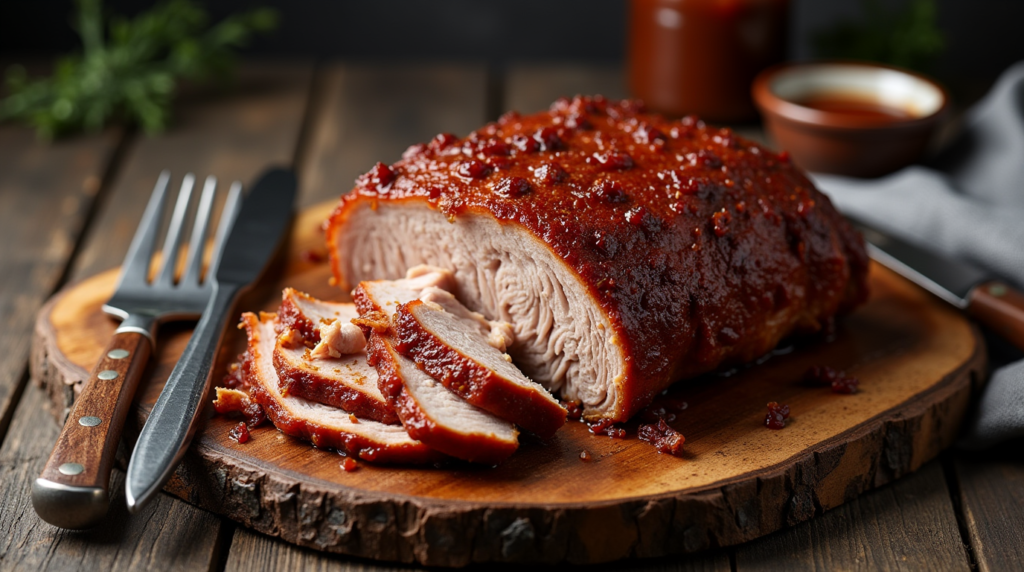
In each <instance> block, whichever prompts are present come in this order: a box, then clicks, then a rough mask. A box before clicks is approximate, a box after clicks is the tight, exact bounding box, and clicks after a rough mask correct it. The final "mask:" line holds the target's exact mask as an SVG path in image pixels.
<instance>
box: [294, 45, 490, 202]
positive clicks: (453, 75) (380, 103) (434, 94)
mask: <svg viewBox="0 0 1024 572" xmlns="http://www.w3.org/2000/svg"><path fill="white" fill-rule="evenodd" d="M485 83H486V70H485V68H484V66H482V65H478V66H474V65H465V64H463V65H458V64H396V63H384V62H380V63H375V64H339V65H333V66H330V67H328V68H327V69H325V70H324V71H322V72H321V77H320V79H319V81H318V82H317V85H318V89H317V94H316V96H315V98H314V102H315V103H314V107H315V109H314V112H313V113H311V115H310V116H311V120H310V126H309V130H308V131H309V134H308V137H309V141H308V143H307V144H306V146H305V149H306V151H305V153H304V154H303V155H304V156H303V157H301V159H300V165H299V169H300V170H299V180H300V182H301V183H302V194H301V196H300V199H299V202H300V206H302V207H307V206H310V205H313V204H316V203H319V202H321V201H325V200H328V199H336V198H337V197H340V196H341V195H342V194H344V193H347V192H348V191H350V190H351V189H352V187H353V186H354V182H355V179H356V177H358V176H359V175H361V174H363V173H365V172H366V171H368V170H369V169H370V167H372V166H373V165H374V163H376V162H377V161H383V162H385V163H393V162H394V161H397V160H398V159H400V158H401V156H402V152H403V151H405V150H406V149H407V148H408V147H409V146H410V145H413V144H415V143H420V142H427V141H429V140H430V139H431V138H433V137H434V136H435V135H437V134H438V133H442V132H449V133H455V134H458V135H465V134H467V133H469V132H470V131H472V130H474V129H476V128H478V127H480V125H481V124H482V123H483V122H484V119H485V114H486V111H485V110H486V102H485V98H484V93H485Z"/></svg>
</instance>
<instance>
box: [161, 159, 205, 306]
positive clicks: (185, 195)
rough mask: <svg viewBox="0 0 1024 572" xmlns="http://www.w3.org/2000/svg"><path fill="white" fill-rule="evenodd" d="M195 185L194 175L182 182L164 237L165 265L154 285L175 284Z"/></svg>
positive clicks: (189, 175) (186, 176)
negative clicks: (186, 216)
mask: <svg viewBox="0 0 1024 572" xmlns="http://www.w3.org/2000/svg"><path fill="white" fill-rule="evenodd" d="M195 183H196V176H195V175H193V174H192V173H189V174H187V175H185V178H184V179H182V181H181V191H180V192H179V193H178V201H177V202H175V203H174V212H173V213H171V222H170V224H168V226H167V236H166V237H164V247H163V251H162V252H163V264H162V265H161V268H160V274H158V275H157V277H156V280H154V281H153V283H154V284H161V285H165V286H172V285H173V284H174V271H175V270H176V269H177V266H178V264H177V262H178V247H179V246H180V244H181V228H182V226H184V225H185V215H186V214H188V204H189V202H190V201H191V199H192V187H194V186H195Z"/></svg>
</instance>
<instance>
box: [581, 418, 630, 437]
mask: <svg viewBox="0 0 1024 572" xmlns="http://www.w3.org/2000/svg"><path fill="white" fill-rule="evenodd" d="M587 426H588V427H590V432H591V433H593V434H594V435H607V436H608V437H611V438H612V439H622V438H625V436H626V430H625V429H623V428H621V427H616V426H615V422H614V421H612V420H611V419H602V420H600V421H597V422H594V423H587Z"/></svg>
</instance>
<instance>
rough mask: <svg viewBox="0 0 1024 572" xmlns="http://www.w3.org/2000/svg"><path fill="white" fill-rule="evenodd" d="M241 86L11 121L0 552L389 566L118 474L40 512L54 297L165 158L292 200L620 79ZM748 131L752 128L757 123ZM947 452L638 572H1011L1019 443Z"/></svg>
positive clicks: (537, 76) (108, 258) (118, 242)
mask: <svg viewBox="0 0 1024 572" xmlns="http://www.w3.org/2000/svg"><path fill="white" fill-rule="evenodd" d="M238 79H239V82H238V83H239V84H238V86H237V89H234V90H231V91H229V92H225V93H223V94H220V95H213V96H211V95H209V94H207V95H206V96H204V97H185V98H183V99H182V100H181V101H180V102H179V105H178V109H177V123H176V125H175V126H174V127H173V129H171V130H170V131H168V132H167V133H166V134H164V135H161V136H159V137H146V136H144V135H141V134H138V133H133V132H126V131H121V130H117V129H110V130H107V131H105V132H103V133H100V134H95V135H89V136H83V137H78V138H73V139H69V140H67V141H62V142H58V143H55V144H44V143H40V142H37V141H36V140H35V137H34V135H33V134H32V132H31V131H29V130H27V129H25V128H22V127H15V126H3V127H0V323H2V324H3V327H2V328H0V439H2V447H0V569H4V570H44V569H45V570H70V569H79V570H105V571H110V572H115V571H118V570H141V569H150V570H170V569H190V570H191V569H202V570H218V571H219V570H232V571H234V570H239V571H246V572H252V571H256V570H278V569H289V570H356V569H359V570H394V569H395V566H393V565H390V564H377V563H374V562H367V561H356V560H353V559H346V558H342V557H337V556H332V555H323V554H319V553H316V552H313V551H310V550H306V549H300V548H296V547H294V546H292V545H289V544H286V543H284V542H281V541H279V540H277V539H274V538H269V537H265V536H262V535H260V534H257V533H253V532H250V531H248V530H246V529H245V528H242V527H240V526H236V525H235V524H234V523H233V522H231V521H228V520H224V519H221V518H219V517H217V516H215V515H213V514H210V513H207V512H205V511H203V510H200V509H197V508H195V507H193V506H191V505H188V504H186V503H184V502H182V501H180V500H178V499H176V498H173V497H171V496H169V495H160V496H159V498H158V499H157V500H156V501H155V502H154V503H152V505H151V506H149V507H148V508H147V509H146V510H144V511H143V513H142V514H138V515H130V516H129V515H128V514H127V512H126V510H125V508H124V503H123V486H122V483H123V474H122V473H120V472H116V474H115V483H114V490H113V498H114V502H113V507H112V510H111V515H110V516H109V517H108V519H107V520H106V522H105V524H104V526H102V527H100V528H98V529H96V530H92V531H88V532H81V533H76V532H68V531H63V530H59V529H56V528H53V527H51V526H49V525H48V524H46V523H44V522H43V521H41V520H40V519H39V518H38V517H37V516H36V514H35V512H33V510H32V507H31V503H30V499H29V487H30V484H31V482H32V480H33V479H34V478H35V477H36V476H37V475H38V474H39V472H40V470H41V468H42V465H43V463H44V462H45V460H46V457H47V456H48V455H49V452H50V449H51V447H52V445H53V443H54V440H55V439H56V437H57V431H58V427H57V424H56V423H55V422H54V420H53V418H52V417H51V416H50V414H49V413H47V412H46V409H45V407H44V399H45V397H44V395H43V394H42V392H41V391H40V390H39V388H38V387H36V386H35V385H33V384H32V383H30V381H29V379H28V369H27V364H28V358H29V341H30V339H31V329H32V327H33V323H34V321H35V315H36V312H37V311H38V309H39V308H40V306H42V304H43V302H44V301H45V300H46V299H47V298H48V297H49V296H50V295H51V294H52V293H53V292H55V291H56V290H57V289H58V288H60V287H61V286H62V285H64V284H67V283H69V282H74V281H77V280H80V279H82V278H85V277H88V276H90V275H92V274H95V273H96V272H99V271H102V270H106V269H109V268H112V267H115V266H117V265H118V264H119V263H120V261H121V260H122V259H123V257H124V254H125V251H126V250H127V247H128V242H129V240H130V238H131V236H132V233H133V232H134V230H135V225H136V224H137V221H138V220H139V218H140V216H141V214H142V209H143V207H144V205H145V202H146V199H147V198H148V196H149V190H150V188H151V186H152V184H153V181H154V180H155V178H156V175H157V173H158V172H159V171H160V170H161V169H165V168H169V169H171V170H172V171H173V172H175V173H177V174H179V175H180V174H183V173H184V172H186V171H194V172H195V173H196V174H197V175H199V176H203V175H206V174H208V173H209V174H215V175H217V176H219V177H221V178H222V180H231V179H234V178H238V179H242V180H251V179H252V178H253V177H254V176H255V174H256V173H257V172H259V171H260V170H261V169H263V168H264V167H265V166H266V165H267V164H270V163H276V164H285V165H288V164H290V165H294V167H295V168H296V169H297V170H298V172H299V174H300V180H301V193H300V199H299V201H300V207H305V206H308V205H312V204H315V203H317V202H321V201H324V200H327V199H331V198H334V197H336V196H338V195H340V194H341V193H342V192H344V191H346V190H348V189H349V188H350V186H351V184H352V181H353V179H354V178H355V177H356V176H357V175H358V174H360V173H361V172H363V171H365V170H366V169H367V168H369V167H370V166H371V165H372V164H373V163H374V162H375V161H377V160H384V161H393V160H395V159H397V158H398V157H399V155H400V153H401V152H402V151H403V150H404V149H405V148H406V147H407V146H408V145H409V144H411V143H415V142H420V141H426V140H428V139H429V138H431V137H432V136H434V135H435V134H436V133H439V132H441V131H450V132H454V133H459V134H465V133H467V132H469V131H470V130H472V129H474V128H476V127H478V126H479V125H481V124H482V123H483V122H484V121H485V120H488V119H494V118H496V117H497V116H498V115H499V114H500V113H501V112H502V111H504V110H505V109H517V110H520V111H524V112H529V111H536V110H540V109H543V108H545V107H546V106H547V104H548V103H550V102H551V101H552V100H554V99H555V98H556V97H558V96H560V95H572V94H575V93H604V94H606V95H608V96H609V97H621V96H623V95H624V94H623V82H622V72H621V70H620V69H619V68H617V67H599V66H588V65H578V64H565V65H553V64H543V65H541V64H522V65H511V66H508V67H507V68H506V69H504V70H501V71H500V72H495V71H494V70H488V69H487V68H486V67H485V66H482V65H468V64H428V63H419V64H391V63H373V64H370V63H345V64H324V65H314V64H311V63H306V62H272V63H267V62H264V63H261V64H258V65H257V64H248V65H246V66H244V67H243V69H242V70H241V72H240V74H239V78H238ZM753 133H754V134H755V135H756V131H754V132H753ZM1006 457H1007V456H1006V455H1005V454H1004V455H1000V456H998V458H993V457H992V456H991V455H990V456H988V457H985V458H971V457H966V456H964V455H959V454H952V453H947V454H946V455H944V456H943V457H942V458H940V459H939V460H936V461H933V462H931V463H929V464H927V465H925V467H924V468H922V469H921V470H920V471H918V472H917V473H915V474H913V475H910V476H908V477H906V478H904V479H901V480H899V481H897V482H896V483H894V484H892V485H889V486H885V487H882V488H880V489H878V490H875V491H873V492H870V493H867V494H865V495H864V496H863V497H861V498H860V499H859V500H857V501H854V502H852V503H849V504H847V505H844V506H842V507H840V508H837V509H835V510H832V511H829V512H827V513H825V514H823V515H820V516H818V517H817V518H814V519H813V520H811V521H809V522H806V523H804V524H801V525H799V526H796V527H794V528H791V529H787V530H783V531H781V532H779V533H776V534H774V535H771V536H768V537H765V538H762V539H760V540H757V541H754V542H751V543H749V544H745V545H742V546H737V547H733V548H729V549H723V550H720V551H718V552H713V553H709V554H703V555H698V556H696V557H687V558H672V559H663V560H658V561H625V562H618V563H614V564H611V565H608V566H606V567H605V568H610V569H629V570H722V571H728V570H741V571H746V570H762V569H785V570H836V569H843V570H845V569H851V570H853V569H858V570H860V569H867V570H874V569H885V570H968V569H980V570H1008V569H1015V568H1018V567H1020V566H1021V562H1024V460H1022V459H1021V457H1020V456H1019V455H1017V458H1016V460H1012V459H1011V460H1006Z"/></svg>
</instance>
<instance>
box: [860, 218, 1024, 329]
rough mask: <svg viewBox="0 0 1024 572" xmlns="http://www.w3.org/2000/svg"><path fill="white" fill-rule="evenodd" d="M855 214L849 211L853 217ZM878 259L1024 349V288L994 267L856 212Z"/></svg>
mask: <svg viewBox="0 0 1024 572" xmlns="http://www.w3.org/2000/svg"><path fill="white" fill-rule="evenodd" d="M848 218H849V217H848ZM850 221H851V222H852V223H853V225H854V226H855V227H857V229H858V230H860V231H861V234H863V235H864V240H865V242H866V243H867V249H868V254H869V255H870V256H871V258H872V259H873V260H875V261H876V262H878V263H879V264H881V265H882V266H885V267H886V268H889V269H890V270H892V271H894V272H896V273H897V274H899V275H900V276H903V277H904V278H906V279H908V280H910V281H911V282H913V283H915V284H917V285H918V286H920V287H922V288H924V289H925V290H927V291H929V292H931V293H932V294H934V295H935V296H937V297H938V298H940V299H942V300H944V301H946V302H948V303H949V304H952V305H953V306H956V307H957V308H959V309H961V310H964V311H966V312H967V313H968V314H970V315H971V316H972V317H974V318H975V319H976V320H978V321H979V322H981V323H982V324H984V325H985V326H987V327H988V328H990V329H991V330H993V331H994V332H996V333H997V334H999V335H1001V336H1002V337H1004V338H1006V339H1007V340H1008V341H1010V342H1011V343H1013V344H1014V345H1016V346H1017V347H1019V348H1021V349H1024V293H1021V292H1019V291H1018V290H1016V289H1014V288H1013V287H1011V286H1010V285H1008V284H1006V283H1005V282H1003V281H1001V280H999V279H998V278H996V277H995V276H994V275H993V274H992V273H990V272H986V271H985V270H983V269H981V268H979V267H977V266H975V265H973V264H970V263H968V262H965V261H963V260H957V259H955V258H951V257H949V256H946V255H943V254H940V253H938V252H935V251H933V250H931V249H929V248H927V247H923V246H920V245H917V244H913V243H911V242H909V241H906V240H903V239H900V238H898V237H895V236H893V235H892V234H889V233H886V232H883V231H881V230H878V229H877V228H875V227H872V226H871V225H869V224H867V223H864V222H863V221H860V220H855V219H852V218H850Z"/></svg>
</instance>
